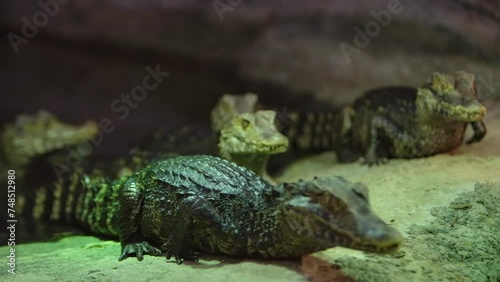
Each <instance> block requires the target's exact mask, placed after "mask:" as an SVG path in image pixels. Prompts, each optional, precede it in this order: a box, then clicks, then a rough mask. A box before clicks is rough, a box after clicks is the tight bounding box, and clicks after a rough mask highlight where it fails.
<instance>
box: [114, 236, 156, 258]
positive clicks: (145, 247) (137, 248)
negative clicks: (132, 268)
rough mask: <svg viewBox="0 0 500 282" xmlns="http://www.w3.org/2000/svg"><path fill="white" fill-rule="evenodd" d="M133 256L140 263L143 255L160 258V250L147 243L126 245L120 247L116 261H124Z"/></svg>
mask: <svg viewBox="0 0 500 282" xmlns="http://www.w3.org/2000/svg"><path fill="white" fill-rule="evenodd" d="M134 254H135V257H136V258H137V259H138V260H139V261H141V260H142V259H143V258H144V255H145V254H148V255H152V256H161V250H160V249H158V248H155V247H153V246H151V245H150V244H149V243H148V242H145V241H144V242H141V243H131V244H126V245H125V246H124V247H122V254H121V255H120V257H119V258H118V260H120V261H121V260H124V259H126V258H128V257H131V256H133V255H134Z"/></svg>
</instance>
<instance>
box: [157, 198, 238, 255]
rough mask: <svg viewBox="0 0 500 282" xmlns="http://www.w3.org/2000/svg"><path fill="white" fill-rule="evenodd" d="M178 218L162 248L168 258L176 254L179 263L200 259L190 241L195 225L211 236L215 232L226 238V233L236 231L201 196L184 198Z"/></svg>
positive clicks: (218, 236) (218, 235)
mask: <svg viewBox="0 0 500 282" xmlns="http://www.w3.org/2000/svg"><path fill="white" fill-rule="evenodd" d="M176 219H177V220H176V222H175V231H174V233H173V234H171V235H170V237H169V238H168V240H167V242H166V243H165V244H163V245H162V249H163V250H164V251H165V252H166V257H167V259H170V258H171V257H172V256H174V257H175V261H176V262H177V264H181V263H182V262H183V260H190V261H198V257H197V256H196V254H195V253H194V252H193V251H192V249H191V247H192V246H190V242H189V240H190V239H191V238H192V236H190V235H191V234H192V232H193V229H194V228H195V226H197V227H198V228H204V229H205V231H206V233H207V234H206V236H209V237H210V238H211V237H212V236H210V235H212V234H215V233H217V236H215V237H217V238H224V237H225V236H223V235H224V234H226V235H227V234H231V232H233V233H234V230H235V229H234V228H232V227H231V226H230V225H229V224H226V223H225V221H224V219H223V218H222V217H221V216H220V214H219V213H218V211H217V209H216V208H215V207H214V206H213V205H212V204H211V203H210V202H209V201H208V200H207V199H205V198H202V197H199V196H189V197H187V198H185V199H183V200H182V201H181V202H180V204H179V209H178V212H177V216H176ZM200 226H202V227H200ZM220 235H222V237H220Z"/></svg>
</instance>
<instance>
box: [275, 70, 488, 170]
mask: <svg viewBox="0 0 500 282" xmlns="http://www.w3.org/2000/svg"><path fill="white" fill-rule="evenodd" d="M485 114H486V108H485V107H484V106H483V105H482V104H481V102H480V101H479V100H478V98H477V91H476V83H475V78H474V75H473V74H470V73H466V72H463V71H457V72H454V73H445V74H441V73H437V72H436V73H434V74H433V75H432V77H431V78H430V79H429V81H427V82H426V83H425V84H424V85H423V86H422V87H420V88H418V89H416V88H412V87H384V88H379V89H375V90H372V91H369V92H367V93H366V94H365V95H363V96H362V97H360V98H358V99H357V100H355V101H354V103H353V104H352V105H348V106H345V107H344V108H343V109H341V110H338V111H336V112H331V113H316V112H310V113H306V114H301V115H298V114H295V113H294V114H291V115H290V121H291V122H290V123H289V124H288V126H287V127H286V131H285V135H286V136H287V137H288V138H289V139H290V142H291V144H292V148H293V149H295V150H297V151H305V152H314V151H316V152H317V151H326V150H334V151H336V152H337V155H338V156H339V158H340V160H341V161H342V162H347V161H354V160H356V159H358V158H359V157H364V162H365V163H366V164H369V165H371V164H376V163H379V162H383V161H385V160H386V159H388V158H419V157H427V156H431V155H435V154H438V153H442V152H446V151H450V150H453V149H455V148H457V147H459V146H460V145H461V144H462V142H463V138H464V134H465V129H466V126H467V125H468V124H471V126H472V128H473V130H474V136H473V137H472V138H471V139H470V140H468V141H467V143H468V144H470V143H472V142H478V141H480V140H481V139H482V138H483V137H484V136H485V134H486V128H485V126H484V123H483V121H482V119H483V117H484V115H485Z"/></svg>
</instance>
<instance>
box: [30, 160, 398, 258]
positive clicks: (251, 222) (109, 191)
mask: <svg viewBox="0 0 500 282" xmlns="http://www.w3.org/2000/svg"><path fill="white" fill-rule="evenodd" d="M74 176H76V174H73V175H72V177H73V178H72V180H71V181H70V182H68V183H66V184H65V185H56V186H54V188H55V189H56V190H54V191H53V192H52V196H50V197H48V196H45V197H42V198H43V199H45V200H46V201H49V200H51V201H53V202H52V203H51V204H50V205H47V204H46V203H44V201H43V200H42V201H39V202H37V206H36V207H33V208H34V209H42V208H43V207H52V209H53V210H52V211H51V212H50V214H51V218H52V219H53V220H57V219H65V220H66V221H72V222H75V223H77V224H79V225H80V226H83V227H85V228H86V229H88V230H90V231H91V232H93V233H95V234H102V235H108V236H116V237H119V240H120V242H121V246H122V251H121V255H120V257H119V259H120V260H123V259H125V258H127V257H130V256H135V257H136V258H137V259H138V260H142V259H143V256H144V255H146V254H148V255H153V256H160V255H165V256H166V257H167V259H168V258H171V257H172V256H173V257H175V260H176V262H177V263H181V262H182V261H183V260H197V253H196V252H202V253H215V254H223V255H228V256H237V257H242V258H263V259H272V258H282V259H288V258H297V257H300V256H302V255H305V254H310V253H313V252H317V251H320V250H324V249H327V248H331V247H335V246H343V247H348V248H354V249H359V250H364V251H369V252H375V253H387V252H391V251H394V250H395V249H397V248H398V247H399V246H400V244H401V243H402V236H401V235H400V233H399V232H398V231H396V230H395V229H394V228H392V227H390V226H388V225H387V224H386V223H384V222H383V221H382V220H381V219H380V218H379V217H378V216H376V215H375V214H374V212H373V211H372V210H371V208H370V204H369V201H368V195H367V187H366V186H365V185H363V184H361V183H351V182H348V181H347V180H345V179H343V178H341V177H333V178H329V179H322V178H315V179H313V180H311V181H299V182H296V183H284V184H281V185H279V186H273V185H271V184H269V183H267V182H266V181H264V180H263V179H262V178H260V177H259V176H258V175H256V174H255V173H253V172H252V171H250V170H248V169H246V168H244V167H241V166H238V165H236V164H234V163H232V162H229V161H227V160H224V159H220V158H218V157H212V156H205V155H197V156H181V157H175V158H170V159H167V160H163V161H160V162H156V163H153V164H151V165H149V166H147V167H146V168H145V169H143V170H141V171H139V172H136V173H134V174H132V175H128V176H124V177H122V178H119V179H117V180H115V181H108V180H106V179H105V178H94V179H92V178H89V177H87V176H85V175H81V177H80V180H78V179H76V178H74ZM48 191H50V190H45V192H48ZM45 214H48V213H45Z"/></svg>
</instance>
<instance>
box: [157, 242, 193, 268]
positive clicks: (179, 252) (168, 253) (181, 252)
mask: <svg viewBox="0 0 500 282" xmlns="http://www.w3.org/2000/svg"><path fill="white" fill-rule="evenodd" d="M162 249H164V250H165V257H166V258H167V259H170V258H171V257H172V256H173V257H174V258H175V263H177V264H181V263H182V262H183V261H185V260H187V261H198V256H197V255H196V253H195V252H193V251H191V250H189V249H179V248H173V247H169V244H168V243H165V244H163V245H162Z"/></svg>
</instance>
